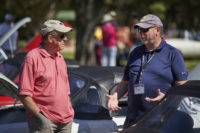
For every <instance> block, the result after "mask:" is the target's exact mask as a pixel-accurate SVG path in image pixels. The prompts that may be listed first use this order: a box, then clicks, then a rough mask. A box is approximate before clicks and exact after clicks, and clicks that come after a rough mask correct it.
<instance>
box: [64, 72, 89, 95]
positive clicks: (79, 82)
mask: <svg viewBox="0 0 200 133" xmlns="http://www.w3.org/2000/svg"><path fill="white" fill-rule="evenodd" d="M68 78H69V85H70V92H71V94H70V95H71V96H73V95H74V94H75V93H76V92H77V91H78V90H80V89H81V88H83V87H84V86H85V85H86V81H85V80H84V79H83V78H81V77H78V76H75V75H69V76H68Z"/></svg>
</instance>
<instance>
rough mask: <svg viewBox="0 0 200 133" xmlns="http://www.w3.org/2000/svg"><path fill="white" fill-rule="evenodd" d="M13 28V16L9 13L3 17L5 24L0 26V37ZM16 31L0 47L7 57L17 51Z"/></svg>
mask: <svg viewBox="0 0 200 133" xmlns="http://www.w3.org/2000/svg"><path fill="white" fill-rule="evenodd" d="M13 26H14V22H13V16H12V14H10V13H7V14H6V15H5V22H3V23H2V24H0V37H2V36H3V35H4V34H6V33H7V32H8V31H9V30H10V29H11V28H12V27H13ZM17 40H18V31H15V32H14V33H13V34H12V35H11V36H10V37H9V38H8V40H7V41H6V42H5V43H4V44H3V45H2V46H1V48H2V49H3V50H4V52H6V54H7V55H8V56H10V55H13V54H14V53H15V52H16V50H17Z"/></svg>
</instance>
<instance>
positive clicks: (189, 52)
mask: <svg viewBox="0 0 200 133" xmlns="http://www.w3.org/2000/svg"><path fill="white" fill-rule="evenodd" d="M165 38H166V40H167V42H168V43H169V44H170V45H172V46H174V47H175V48H177V49H178V50H179V51H180V52H181V54H182V55H183V57H184V58H190V59H194V58H195V59H197V58H199V57H200V52H199V50H200V41H199V40H198V41H197V39H195V38H196V37H195V36H194V35H192V33H191V32H189V31H187V30H167V32H166V33H165Z"/></svg>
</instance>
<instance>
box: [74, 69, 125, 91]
mask: <svg viewBox="0 0 200 133" xmlns="http://www.w3.org/2000/svg"><path fill="white" fill-rule="evenodd" d="M123 72H124V67H100V66H80V67H79V68H77V69H74V70H73V71H71V72H70V73H74V74H77V75H82V76H84V77H86V78H89V79H90V80H91V81H93V82H95V83H97V84H98V85H99V86H101V88H105V89H111V87H112V86H114V85H115V84H117V83H119V82H120V81H121V80H122V77H123Z"/></svg>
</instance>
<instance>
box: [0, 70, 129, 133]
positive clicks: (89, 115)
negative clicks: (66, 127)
mask: <svg viewBox="0 0 200 133" xmlns="http://www.w3.org/2000/svg"><path fill="white" fill-rule="evenodd" d="M123 69H124V68H123V67H79V68H76V69H72V70H71V71H69V72H68V74H69V76H68V77H69V83H70V88H71V95H70V96H71V101H72V105H73V108H74V110H75V119H74V122H73V126H72V132H73V133H83V132H86V133H94V132H95V133H102V132H104V133H108V132H115V131H118V130H121V129H122V126H123V123H124V120H125V114H126V109H127V103H126V100H127V97H126V96H124V98H122V100H121V101H120V106H123V107H124V108H123V109H122V110H120V111H115V112H112V111H109V110H108V109H107V108H106V102H107V99H106V94H110V93H112V91H113V89H115V87H116V86H117V84H118V83H119V82H120V81H121V79H122V76H123ZM8 81H9V82H8ZM10 83H12V81H10V80H9V79H8V78H6V77H5V76H4V75H2V74H0V87H2V86H5V87H4V90H6V92H7V93H8V92H9V94H12V95H9V96H11V97H14V98H15V99H16V100H18V98H17V95H16V90H17V86H14V83H12V84H10ZM11 90H15V91H11ZM10 127H12V128H10ZM0 129H1V130H0V133H5V132H6V133H9V132H12V133H13V132H23V133H26V132H28V127H27V122H26V113H25V109H24V107H23V105H21V106H15V105H13V106H9V107H6V108H0Z"/></svg>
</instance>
